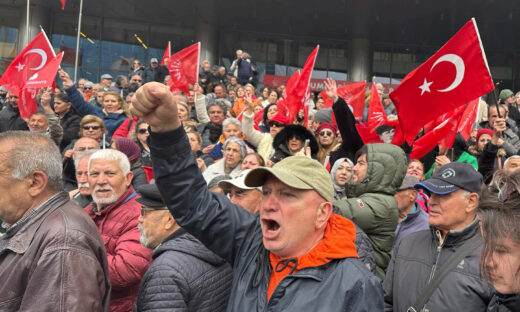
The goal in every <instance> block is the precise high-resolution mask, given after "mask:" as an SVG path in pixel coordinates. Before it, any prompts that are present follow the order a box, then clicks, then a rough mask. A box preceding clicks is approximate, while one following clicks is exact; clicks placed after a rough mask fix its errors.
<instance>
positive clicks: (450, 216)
mask: <svg viewBox="0 0 520 312" xmlns="http://www.w3.org/2000/svg"><path fill="white" fill-rule="evenodd" d="M469 197H470V194H468V195H465V191H463V190H462V189H458V190H456V191H454V192H451V193H449V194H442V195H441V194H435V193H432V195H431V197H430V201H429V205H430V217H429V219H428V221H429V223H430V225H433V226H435V227H436V228H437V229H438V230H440V231H441V232H448V231H450V230H460V229H462V228H464V227H465V226H466V225H468V224H469V223H470V222H471V221H473V220H472V218H470V217H469V216H470V214H469V213H468V212H467V211H466V209H467V207H468V204H469Z"/></svg>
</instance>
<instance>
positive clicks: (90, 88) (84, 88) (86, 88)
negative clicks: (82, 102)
mask: <svg viewBox="0 0 520 312" xmlns="http://www.w3.org/2000/svg"><path fill="white" fill-rule="evenodd" d="M83 90H92V87H83Z"/></svg>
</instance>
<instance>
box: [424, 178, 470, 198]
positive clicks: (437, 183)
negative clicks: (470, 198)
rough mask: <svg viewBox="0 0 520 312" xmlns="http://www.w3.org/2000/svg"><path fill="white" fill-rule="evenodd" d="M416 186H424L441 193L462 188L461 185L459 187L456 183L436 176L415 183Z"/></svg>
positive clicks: (433, 191)
mask: <svg viewBox="0 0 520 312" xmlns="http://www.w3.org/2000/svg"><path fill="white" fill-rule="evenodd" d="M414 187H415V188H416V189H419V188H424V189H426V190H428V191H429V192H431V193H435V194H441V195H442V194H449V193H451V192H454V191H456V190H458V189H460V187H458V186H456V185H453V184H450V183H447V182H445V181H442V180H439V179H435V178H432V179H428V180H426V181H423V182H419V183H417V184H415V186H414Z"/></svg>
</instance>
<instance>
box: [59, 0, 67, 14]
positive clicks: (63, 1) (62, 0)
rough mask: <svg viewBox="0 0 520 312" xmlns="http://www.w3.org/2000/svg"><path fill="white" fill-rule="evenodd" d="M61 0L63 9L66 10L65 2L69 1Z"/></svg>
mask: <svg viewBox="0 0 520 312" xmlns="http://www.w3.org/2000/svg"><path fill="white" fill-rule="evenodd" d="M60 2H61V10H62V11H63V10H65V2H67V0H60Z"/></svg>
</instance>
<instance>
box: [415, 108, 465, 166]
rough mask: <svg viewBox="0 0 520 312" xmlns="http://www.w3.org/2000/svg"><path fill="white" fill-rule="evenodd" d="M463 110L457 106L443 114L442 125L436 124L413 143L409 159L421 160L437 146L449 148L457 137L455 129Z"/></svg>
mask: <svg viewBox="0 0 520 312" xmlns="http://www.w3.org/2000/svg"><path fill="white" fill-rule="evenodd" d="M464 110H465V107H464V106H459V107H458V108H455V109H454V110H452V111H450V112H448V113H445V114H443V115H442V117H443V118H442V123H440V124H438V125H437V126H436V127H435V128H433V129H432V130H431V131H430V132H428V133H426V134H425V135H424V136H423V137H421V138H420V139H418V140H416V141H415V142H414V143H413V149H412V153H411V154H410V159H420V158H422V157H423V156H424V155H426V154H427V153H428V152H429V151H430V150H432V149H433V148H434V147H435V146H437V145H441V146H444V147H446V148H451V146H452V144H453V141H454V140H455V136H456V135H457V128H458V125H459V121H460V119H461V117H462V114H463V113H464Z"/></svg>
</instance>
